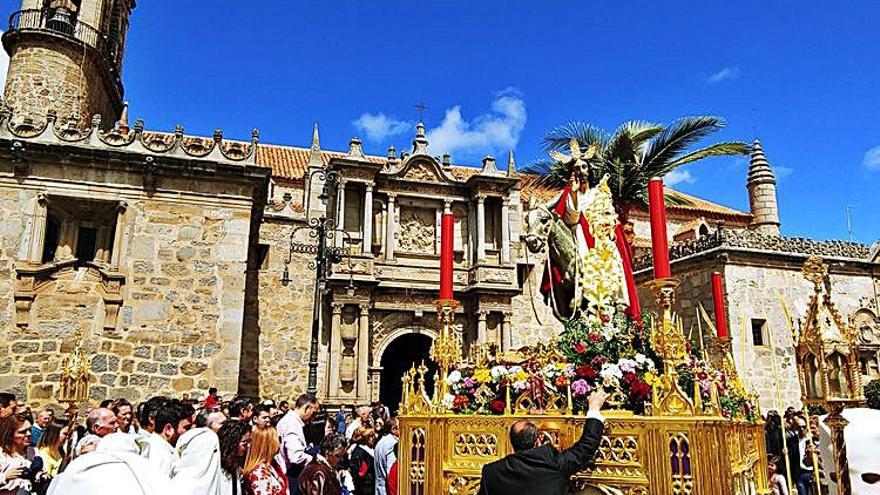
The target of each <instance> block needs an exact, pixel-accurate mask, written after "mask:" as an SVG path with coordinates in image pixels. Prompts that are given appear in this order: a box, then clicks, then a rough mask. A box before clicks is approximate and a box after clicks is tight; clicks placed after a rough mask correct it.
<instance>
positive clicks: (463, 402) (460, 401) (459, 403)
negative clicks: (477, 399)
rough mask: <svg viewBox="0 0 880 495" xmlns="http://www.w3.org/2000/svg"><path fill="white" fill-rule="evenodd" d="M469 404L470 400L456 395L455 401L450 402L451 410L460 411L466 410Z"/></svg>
mask: <svg viewBox="0 0 880 495" xmlns="http://www.w3.org/2000/svg"><path fill="white" fill-rule="evenodd" d="M470 403H471V400H470V399H469V398H468V397H467V396H465V395H456V396H455V399H453V400H452V408H453V409H455V410H457V411H461V410H462V409H464V408H466V407H467V406H468V404H470Z"/></svg>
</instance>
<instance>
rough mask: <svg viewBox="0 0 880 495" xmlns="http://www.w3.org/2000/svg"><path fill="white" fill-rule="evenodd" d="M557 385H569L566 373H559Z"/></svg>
mask: <svg viewBox="0 0 880 495" xmlns="http://www.w3.org/2000/svg"><path fill="white" fill-rule="evenodd" d="M556 386H557V387H566V386H568V377H567V376H565V375H559V377H558V378H556Z"/></svg>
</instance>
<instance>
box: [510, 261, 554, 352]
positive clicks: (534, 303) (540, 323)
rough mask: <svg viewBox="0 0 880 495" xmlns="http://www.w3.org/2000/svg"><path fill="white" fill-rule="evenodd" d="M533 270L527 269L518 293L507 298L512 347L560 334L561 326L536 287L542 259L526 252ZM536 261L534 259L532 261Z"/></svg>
mask: <svg viewBox="0 0 880 495" xmlns="http://www.w3.org/2000/svg"><path fill="white" fill-rule="evenodd" d="M529 256H530V261H532V262H533V263H535V265H534V266H533V267H530V268H521V270H527V271H526V273H527V277H526V278H525V280H524V282H523V289H522V290H523V291H522V294H519V295H516V296H513V297H512V298H511V299H510V307H511V311H512V315H511V319H510V322H511V326H512V327H513V336H512V343H513V347H514V348H519V347H522V346H526V345H532V344H535V343H537V342H546V341H548V340H550V339H552V338H554V337H556V336H557V335H559V333H560V332H562V323H561V322H560V321H559V320H557V319H556V317H555V316H553V311H552V310H551V309H550V306H549V305H548V304H547V303H545V302H544V296H543V295H541V292H540V287H541V280H542V278H543V272H544V266H545V265H544V256H546V255H541V254H536V255H533V254H532V253H529ZM535 258H537V259H535Z"/></svg>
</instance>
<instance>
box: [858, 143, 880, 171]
mask: <svg viewBox="0 0 880 495" xmlns="http://www.w3.org/2000/svg"><path fill="white" fill-rule="evenodd" d="M862 164H863V165H865V167H867V168H868V170H880V146H875V147H873V148H871V149H869V150H868V151H866V152H865V158H864V159H863V160H862Z"/></svg>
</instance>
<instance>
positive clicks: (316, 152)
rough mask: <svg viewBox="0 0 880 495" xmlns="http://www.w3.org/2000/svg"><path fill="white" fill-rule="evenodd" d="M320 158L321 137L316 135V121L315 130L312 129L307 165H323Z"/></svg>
mask: <svg viewBox="0 0 880 495" xmlns="http://www.w3.org/2000/svg"><path fill="white" fill-rule="evenodd" d="M323 166H324V161H323V160H321V138H320V137H319V136H318V123H317V122H315V130H314V131H312V148H311V149H310V150H309V167H323Z"/></svg>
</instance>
